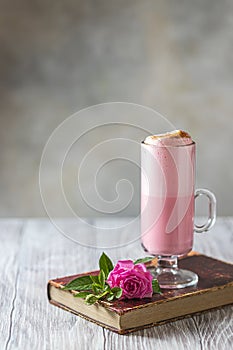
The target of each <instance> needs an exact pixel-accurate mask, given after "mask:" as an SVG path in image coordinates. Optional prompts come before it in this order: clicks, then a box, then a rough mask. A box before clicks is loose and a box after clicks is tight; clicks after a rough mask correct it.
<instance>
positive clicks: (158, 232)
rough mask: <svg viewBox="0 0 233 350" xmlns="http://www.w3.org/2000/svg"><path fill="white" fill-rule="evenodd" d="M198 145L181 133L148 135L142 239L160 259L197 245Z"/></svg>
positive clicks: (144, 158)
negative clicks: (196, 147) (195, 199)
mask: <svg viewBox="0 0 233 350" xmlns="http://www.w3.org/2000/svg"><path fill="white" fill-rule="evenodd" d="M194 183H195V143H194V142H193V140H192V138H191V136H190V135H189V134H188V133H186V132H184V131H180V130H175V131H174V132H170V133H166V134H161V135H153V136H148V137H147V138H146V139H145V140H144V142H142V145H141V238H142V244H143V246H144V249H145V250H146V251H148V252H149V253H151V254H154V255H157V256H171V255H174V256H179V255H184V254H186V253H188V252H189V251H190V250H191V249H192V246H193V232H194V222H193V218H194Z"/></svg>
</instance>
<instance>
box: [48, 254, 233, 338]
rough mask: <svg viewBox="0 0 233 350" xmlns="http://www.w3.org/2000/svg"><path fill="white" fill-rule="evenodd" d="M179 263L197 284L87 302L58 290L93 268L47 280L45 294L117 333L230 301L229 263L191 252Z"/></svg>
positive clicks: (231, 267) (232, 280)
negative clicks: (149, 294) (144, 295)
mask: <svg viewBox="0 0 233 350" xmlns="http://www.w3.org/2000/svg"><path fill="white" fill-rule="evenodd" d="M179 265H180V267H181V268H184V269H188V270H192V271H194V272H196V273H197V274H198V276H199V282H198V284H197V286H195V287H188V288H183V289H179V290H163V293H162V294H161V295H160V294H154V295H153V296H152V298H146V299H142V300H139V299H134V300H116V301H113V302H107V301H99V302H98V303H97V304H94V305H91V306H88V305H86V304H85V302H84V300H83V299H80V298H74V297H73V293H75V292H71V291H64V290H62V288H61V287H62V286H63V285H65V284H67V283H68V282H70V281H71V280H72V279H74V278H76V277H78V276H82V275H85V274H93V275H96V274H97V273H98V271H93V272H89V273H84V274H79V275H75V276H68V277H62V278H57V279H54V280H51V281H49V283H48V298H49V301H50V303H51V304H53V305H56V306H58V307H60V308H62V309H65V310H67V311H70V312H72V313H74V314H76V315H79V316H81V317H84V318H86V319H87V320H89V321H92V322H94V323H96V324H98V325H100V326H102V327H106V328H108V329H111V330H112V331H115V332H117V333H120V334H125V333H129V332H133V331H136V330H138V329H142V328H146V327H152V326H156V325H159V324H162V323H166V322H168V321H172V320H177V319H179V318H183V317H188V316H190V315H191V314H194V313H200V312H202V311H205V310H209V309H213V308H218V307H220V306H223V305H227V304H231V303H233V265H232V264H228V263H225V262H223V261H220V260H216V259H213V258H210V257H207V256H205V255H201V254H192V255H191V256H187V257H185V258H183V259H181V260H180V262H179Z"/></svg>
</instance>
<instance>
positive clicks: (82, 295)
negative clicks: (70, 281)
mask: <svg viewBox="0 0 233 350" xmlns="http://www.w3.org/2000/svg"><path fill="white" fill-rule="evenodd" d="M89 294H90V292H79V293H78V294H74V296H75V298H86V297H87V296H88V295H89Z"/></svg>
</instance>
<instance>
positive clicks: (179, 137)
mask: <svg viewBox="0 0 233 350" xmlns="http://www.w3.org/2000/svg"><path fill="white" fill-rule="evenodd" d="M144 143H145V144H147V145H155V146H182V145H190V144H191V143H193V140H192V138H191V136H190V135H189V134H188V133H187V132H186V131H182V130H174V131H171V132H167V133H164V134H157V135H150V136H147V137H146V139H145V140H144Z"/></svg>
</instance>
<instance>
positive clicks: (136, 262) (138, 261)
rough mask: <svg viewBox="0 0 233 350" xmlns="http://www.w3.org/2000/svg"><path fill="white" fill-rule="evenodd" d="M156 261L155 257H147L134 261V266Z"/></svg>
mask: <svg viewBox="0 0 233 350" xmlns="http://www.w3.org/2000/svg"><path fill="white" fill-rule="evenodd" d="M153 259H154V256H146V257H145V258H140V259H137V260H135V261H134V264H141V263H143V264H144V263H147V262H149V261H151V260H153Z"/></svg>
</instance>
